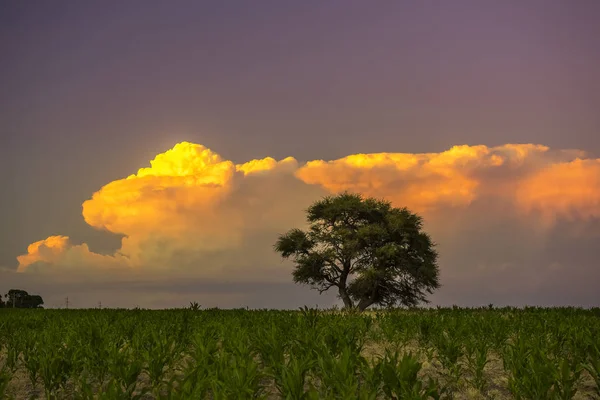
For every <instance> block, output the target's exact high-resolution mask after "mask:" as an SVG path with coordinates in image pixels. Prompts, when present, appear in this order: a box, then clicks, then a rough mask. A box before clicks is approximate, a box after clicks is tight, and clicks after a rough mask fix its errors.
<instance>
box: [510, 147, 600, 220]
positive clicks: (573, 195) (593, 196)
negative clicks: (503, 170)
mask: <svg viewBox="0 0 600 400" xmlns="http://www.w3.org/2000/svg"><path fill="white" fill-rule="evenodd" d="M516 201H517V204H518V205H519V206H520V207H521V208H522V209H523V210H524V211H526V212H539V213H541V214H542V216H543V218H544V219H545V220H553V219H554V218H556V216H557V215H560V216H563V217H567V218H575V219H586V218H590V217H595V218H600V159H595V160H582V159H579V158H577V159H575V160H573V161H570V162H563V163H557V164H553V165H549V166H547V167H545V168H542V169H540V170H539V171H536V172H535V173H533V174H532V175H531V176H529V177H527V178H526V179H524V180H523V181H522V182H520V184H519V186H518V189H517V191H516Z"/></svg>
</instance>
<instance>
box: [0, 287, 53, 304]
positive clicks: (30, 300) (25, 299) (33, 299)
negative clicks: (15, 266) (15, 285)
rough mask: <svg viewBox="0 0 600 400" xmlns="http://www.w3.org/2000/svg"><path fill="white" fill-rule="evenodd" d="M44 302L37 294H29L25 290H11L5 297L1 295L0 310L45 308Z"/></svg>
mask: <svg viewBox="0 0 600 400" xmlns="http://www.w3.org/2000/svg"><path fill="white" fill-rule="evenodd" d="M43 304H44V300H43V299H42V296H39V295H37V294H33V295H32V294H29V293H27V292H26V291H24V290H19V289H11V290H9V291H8V293H7V294H5V295H4V299H3V298H2V295H1V294H0V308H43V307H42V305H43Z"/></svg>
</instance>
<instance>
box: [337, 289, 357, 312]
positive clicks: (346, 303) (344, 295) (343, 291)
mask: <svg viewBox="0 0 600 400" xmlns="http://www.w3.org/2000/svg"><path fill="white" fill-rule="evenodd" d="M340 298H341V299H342V301H343V302H344V308H346V309H351V308H353V307H354V303H353V302H352V299H351V298H350V296H348V292H346V285H344V286H341V285H340Z"/></svg>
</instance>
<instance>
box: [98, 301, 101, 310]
mask: <svg viewBox="0 0 600 400" xmlns="http://www.w3.org/2000/svg"><path fill="white" fill-rule="evenodd" d="M98 308H99V309H101V310H102V302H101V301H99V302H98Z"/></svg>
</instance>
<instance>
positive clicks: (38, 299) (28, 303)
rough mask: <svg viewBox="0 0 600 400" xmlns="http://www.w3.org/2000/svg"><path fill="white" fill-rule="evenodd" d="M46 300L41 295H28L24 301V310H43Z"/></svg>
mask: <svg viewBox="0 0 600 400" xmlns="http://www.w3.org/2000/svg"><path fill="white" fill-rule="evenodd" d="M43 304H44V300H43V299H42V296H40V295H37V294H36V295H27V296H26V297H25V299H24V300H23V308H42V305H43Z"/></svg>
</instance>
